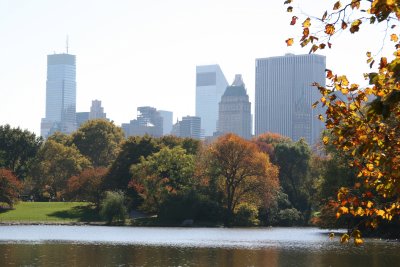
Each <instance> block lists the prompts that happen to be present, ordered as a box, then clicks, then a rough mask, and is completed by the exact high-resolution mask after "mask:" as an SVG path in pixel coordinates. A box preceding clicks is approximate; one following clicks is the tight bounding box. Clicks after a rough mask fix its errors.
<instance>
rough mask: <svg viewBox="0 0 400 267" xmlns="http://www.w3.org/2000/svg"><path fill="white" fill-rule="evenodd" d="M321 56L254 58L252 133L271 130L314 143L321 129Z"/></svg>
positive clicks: (322, 60)
mask: <svg viewBox="0 0 400 267" xmlns="http://www.w3.org/2000/svg"><path fill="white" fill-rule="evenodd" d="M325 68H326V59H325V56H321V55H316V54H308V55H293V54H286V55H285V56H279V57H270V58H261V59H256V92H255V134H256V135H259V134H262V133H265V132H274V133H279V134H281V135H284V136H287V137H290V138H291V139H293V140H294V141H297V140H299V139H300V138H304V139H305V140H306V141H307V142H308V143H309V144H310V145H313V144H315V143H317V142H318V141H319V139H320V134H321V131H322V129H323V124H322V123H321V121H319V120H318V118H317V116H318V114H321V113H322V110H321V109H320V108H317V109H313V108H312V107H311V106H312V104H313V103H314V102H315V101H317V100H318V99H319V98H320V95H319V92H318V89H317V88H315V87H313V86H311V84H312V83H313V82H317V83H319V84H321V85H322V86H325Z"/></svg>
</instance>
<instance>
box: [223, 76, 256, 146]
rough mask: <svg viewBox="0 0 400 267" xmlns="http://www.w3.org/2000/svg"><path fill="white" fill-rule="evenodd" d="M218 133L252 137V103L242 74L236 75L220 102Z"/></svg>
mask: <svg viewBox="0 0 400 267" xmlns="http://www.w3.org/2000/svg"><path fill="white" fill-rule="evenodd" d="M218 133H221V134H225V133H234V134H237V135H239V136H241V137H243V138H246V139H250V138H251V103H250V101H249V96H248V95H247V92H246V87H245V84H244V82H243V79H242V75H240V74H237V75H236V76H235V81H234V82H233V84H232V85H231V86H228V87H227V88H226V90H225V92H224V94H223V95H222V97H221V102H219V117H218Z"/></svg>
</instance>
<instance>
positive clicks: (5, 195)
mask: <svg viewBox="0 0 400 267" xmlns="http://www.w3.org/2000/svg"><path fill="white" fill-rule="evenodd" d="M21 187H22V186H21V183H20V181H19V180H18V178H17V177H16V176H15V175H14V174H13V173H12V172H11V171H10V170H7V169H4V168H0V203H2V202H3V203H6V204H7V205H8V206H9V207H10V208H12V207H13V205H14V203H15V202H16V201H17V200H18V196H19V191H20V190H21Z"/></svg>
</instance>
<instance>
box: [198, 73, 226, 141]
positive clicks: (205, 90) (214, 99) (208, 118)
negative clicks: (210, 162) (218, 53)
mask: <svg viewBox="0 0 400 267" xmlns="http://www.w3.org/2000/svg"><path fill="white" fill-rule="evenodd" d="M227 86H228V82H227V81H226V79H225V76H224V74H223V73H222V70H221V68H220V67H219V65H206V66H197V67H196V116H197V117H200V118H201V128H202V129H203V130H204V133H205V135H206V136H211V135H213V133H214V132H215V130H216V127H217V120H218V103H219V101H220V100H221V96H222V94H223V93H224V91H225V89H226V87H227Z"/></svg>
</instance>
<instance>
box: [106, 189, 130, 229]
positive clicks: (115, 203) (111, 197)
mask: <svg viewBox="0 0 400 267" xmlns="http://www.w3.org/2000/svg"><path fill="white" fill-rule="evenodd" d="M100 215H101V216H102V217H103V218H104V219H105V220H106V221H107V223H108V224H111V223H112V222H114V221H117V222H124V221H125V219H126V217H127V210H126V207H125V195H124V193H122V192H120V191H116V192H113V191H107V192H106V195H105V198H104V199H103V201H102V202H101V207H100Z"/></svg>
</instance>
